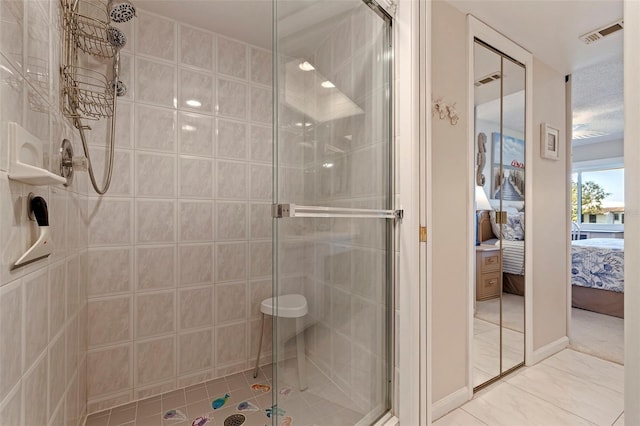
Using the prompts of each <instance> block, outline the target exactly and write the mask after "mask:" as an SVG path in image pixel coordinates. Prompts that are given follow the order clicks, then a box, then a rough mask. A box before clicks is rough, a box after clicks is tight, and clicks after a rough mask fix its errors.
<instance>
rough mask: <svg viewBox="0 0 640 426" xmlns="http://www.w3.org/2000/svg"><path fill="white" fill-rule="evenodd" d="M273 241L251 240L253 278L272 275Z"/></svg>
mask: <svg viewBox="0 0 640 426" xmlns="http://www.w3.org/2000/svg"><path fill="white" fill-rule="evenodd" d="M271 251H272V249H271V241H264V242H263V241H252V242H251V278H261V277H269V276H271V262H272V256H271Z"/></svg>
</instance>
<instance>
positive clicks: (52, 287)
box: [49, 261, 67, 340]
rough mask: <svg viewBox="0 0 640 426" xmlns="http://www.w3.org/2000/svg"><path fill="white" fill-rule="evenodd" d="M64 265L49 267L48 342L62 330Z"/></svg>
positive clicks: (64, 301) (64, 299) (58, 264)
mask: <svg viewBox="0 0 640 426" xmlns="http://www.w3.org/2000/svg"><path fill="white" fill-rule="evenodd" d="M66 272H67V268H66V263H65V262H64V261H62V262H58V263H57V264H55V265H52V266H50V267H49V340H51V339H53V338H54V337H55V336H56V335H57V334H58V333H59V332H60V330H61V329H62V327H63V325H64V321H65V309H66V300H67V299H66V296H65V293H66V289H67V286H66V284H65V281H66V279H65V277H66Z"/></svg>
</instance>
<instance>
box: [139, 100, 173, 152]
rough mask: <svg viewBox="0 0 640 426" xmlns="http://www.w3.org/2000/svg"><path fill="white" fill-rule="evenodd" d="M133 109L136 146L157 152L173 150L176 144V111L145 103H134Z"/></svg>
mask: <svg viewBox="0 0 640 426" xmlns="http://www.w3.org/2000/svg"><path fill="white" fill-rule="evenodd" d="M135 111H136V112H135V115H136V119H135V129H136V132H135V135H136V138H135V145H136V148H138V149H145V150H150V151H158V152H175V151H176V146H177V143H176V140H177V133H176V128H177V125H176V122H177V116H176V111H175V110H174V109H169V108H156V107H151V106H147V105H136V107H135Z"/></svg>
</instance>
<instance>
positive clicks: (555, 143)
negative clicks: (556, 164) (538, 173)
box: [540, 123, 560, 160]
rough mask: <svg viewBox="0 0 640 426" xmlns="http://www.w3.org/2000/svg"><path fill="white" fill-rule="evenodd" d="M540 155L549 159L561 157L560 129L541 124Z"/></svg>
mask: <svg viewBox="0 0 640 426" xmlns="http://www.w3.org/2000/svg"><path fill="white" fill-rule="evenodd" d="M540 148H541V149H540V156H541V157H542V158H547V159H549V160H558V159H559V158H560V130H558V129H555V128H553V127H551V126H549V125H548V124H547V123H542V124H540Z"/></svg>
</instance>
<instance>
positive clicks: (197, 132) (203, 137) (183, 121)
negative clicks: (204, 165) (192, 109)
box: [178, 111, 213, 157]
mask: <svg viewBox="0 0 640 426" xmlns="http://www.w3.org/2000/svg"><path fill="white" fill-rule="evenodd" d="M178 124H179V128H178V134H179V135H180V153H181V154H189V155H198V156H204V157H211V156H212V155H213V119H212V117H211V116H208V115H200V114H193V113H189V112H182V111H181V112H179V113H178Z"/></svg>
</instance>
